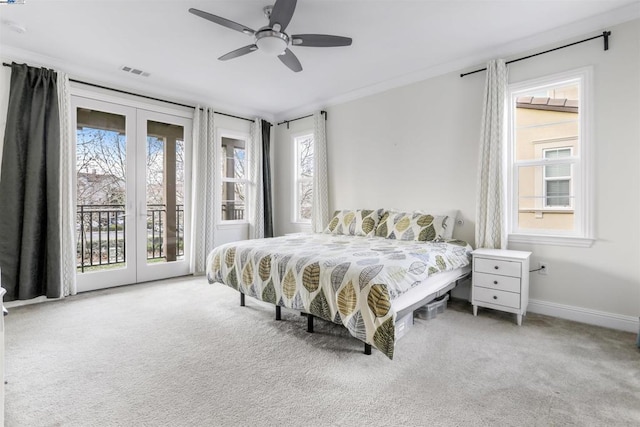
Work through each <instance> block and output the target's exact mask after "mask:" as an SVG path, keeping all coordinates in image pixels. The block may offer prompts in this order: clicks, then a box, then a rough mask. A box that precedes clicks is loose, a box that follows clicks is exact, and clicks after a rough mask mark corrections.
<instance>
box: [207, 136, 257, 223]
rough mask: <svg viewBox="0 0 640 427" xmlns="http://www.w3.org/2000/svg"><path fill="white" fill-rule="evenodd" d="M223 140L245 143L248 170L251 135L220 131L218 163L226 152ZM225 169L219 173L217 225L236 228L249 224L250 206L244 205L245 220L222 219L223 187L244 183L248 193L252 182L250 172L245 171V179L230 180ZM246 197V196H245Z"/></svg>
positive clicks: (216, 190) (216, 207)
mask: <svg viewBox="0 0 640 427" xmlns="http://www.w3.org/2000/svg"><path fill="white" fill-rule="evenodd" d="M223 138H226V139H235V140H240V141H244V153H245V168H247V169H248V167H249V165H250V158H249V156H250V155H251V154H250V153H249V143H250V138H251V135H250V134H248V133H245V132H239V131H234V130H228V129H218V136H217V138H216V141H217V144H216V145H217V146H216V149H217V150H218V156H217V158H218V162H221V161H222V160H223V158H224V157H223V152H224V150H223V149H222V140H223ZM216 167H220V164H218V165H216ZM222 172H223V168H222V167H220V172H218V174H217V175H218V178H219V179H220V182H219V183H218V184H217V185H216V187H217V188H216V189H215V192H216V206H215V210H216V216H215V217H216V224H217V225H218V226H223V227H224V226H236V225H240V224H248V223H249V213H248V206H247V203H246V200H245V204H244V218H243V219H223V218H222V202H223V200H222V186H223V185H224V183H228V182H233V183H243V184H244V185H245V191H246V192H248V191H249V186H250V185H251V181H250V180H249V176H248V170H245V178H244V179H239V178H228V177H225V176H223V173H222ZM245 197H246V194H245Z"/></svg>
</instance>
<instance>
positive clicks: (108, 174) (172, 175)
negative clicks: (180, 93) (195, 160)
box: [72, 96, 191, 291]
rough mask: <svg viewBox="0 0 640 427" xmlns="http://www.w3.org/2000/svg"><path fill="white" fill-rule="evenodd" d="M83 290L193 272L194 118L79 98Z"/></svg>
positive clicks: (78, 233) (80, 280)
mask: <svg viewBox="0 0 640 427" xmlns="http://www.w3.org/2000/svg"><path fill="white" fill-rule="evenodd" d="M72 109H73V113H74V114H73V115H74V128H75V130H76V132H75V137H76V138H75V145H76V187H75V188H76V205H77V215H76V237H77V257H76V259H77V282H78V291H88V290H93V289H100V288H106V287H112V286H119V285H126V284H132V283H139V282H145V281H149V280H156V279H163V278H168V277H175V276H180V275H185V274H188V273H189V260H190V253H189V247H190V244H189V243H190V242H189V228H190V221H189V219H190V213H189V197H190V194H189V189H190V185H189V184H190V152H191V119H190V118H188V117H184V116H181V115H172V114H168V113H166V112H155V111H149V110H146V109H142V108H134V107H132V106H127V105H120V104H117V103H112V102H106V101H102V100H96V99H91V98H85V97H80V96H74V97H72Z"/></svg>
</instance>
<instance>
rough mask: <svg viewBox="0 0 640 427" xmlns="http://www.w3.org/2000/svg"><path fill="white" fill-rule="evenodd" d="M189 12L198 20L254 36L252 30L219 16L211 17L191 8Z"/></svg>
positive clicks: (209, 14) (206, 13)
mask: <svg viewBox="0 0 640 427" xmlns="http://www.w3.org/2000/svg"><path fill="white" fill-rule="evenodd" d="M189 12H191V13H193V14H194V15H196V16H199V17H200V18H204V19H206V20H208V21H211V22H215V23H216V24H218V25H222V26H223V27H227V28H231V29H232V30H236V31H240V32H241V33H244V34H247V35H250V36H252V35H254V34H255V31H254V30H252V29H251V28H249V27H245V26H244V25H241V24H238V23H237V22H233V21H230V20H228V19H226V18H222V17H220V16H217V15H212V14H211V13H208V12H203V11H202V10H198V9H194V8H191V9H189Z"/></svg>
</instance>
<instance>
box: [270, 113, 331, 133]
mask: <svg viewBox="0 0 640 427" xmlns="http://www.w3.org/2000/svg"><path fill="white" fill-rule="evenodd" d="M320 114H324V119H325V120H327V112H326V111H324V110H322V111H320ZM309 117H313V114H309V115H308V116H303V117H296V118H295V119H291V120H283V121H281V122H280V123H278V126H280V125H282V124H285V123H286V124H287V129H289V123H290V122H295V121H296V120H302V119H308V118H309Z"/></svg>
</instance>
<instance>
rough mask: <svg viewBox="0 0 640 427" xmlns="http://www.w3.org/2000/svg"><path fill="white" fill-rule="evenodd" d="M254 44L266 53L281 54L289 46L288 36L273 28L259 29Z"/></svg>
mask: <svg viewBox="0 0 640 427" xmlns="http://www.w3.org/2000/svg"><path fill="white" fill-rule="evenodd" d="M256 46H258V50H259V51H260V52H264V53H266V54H268V55H272V56H277V55H281V54H282V53H283V52H284V51H285V50H286V49H287V46H289V36H287V35H286V34H284V33H280V32H278V31H273V30H263V31H259V32H257V33H256Z"/></svg>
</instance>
